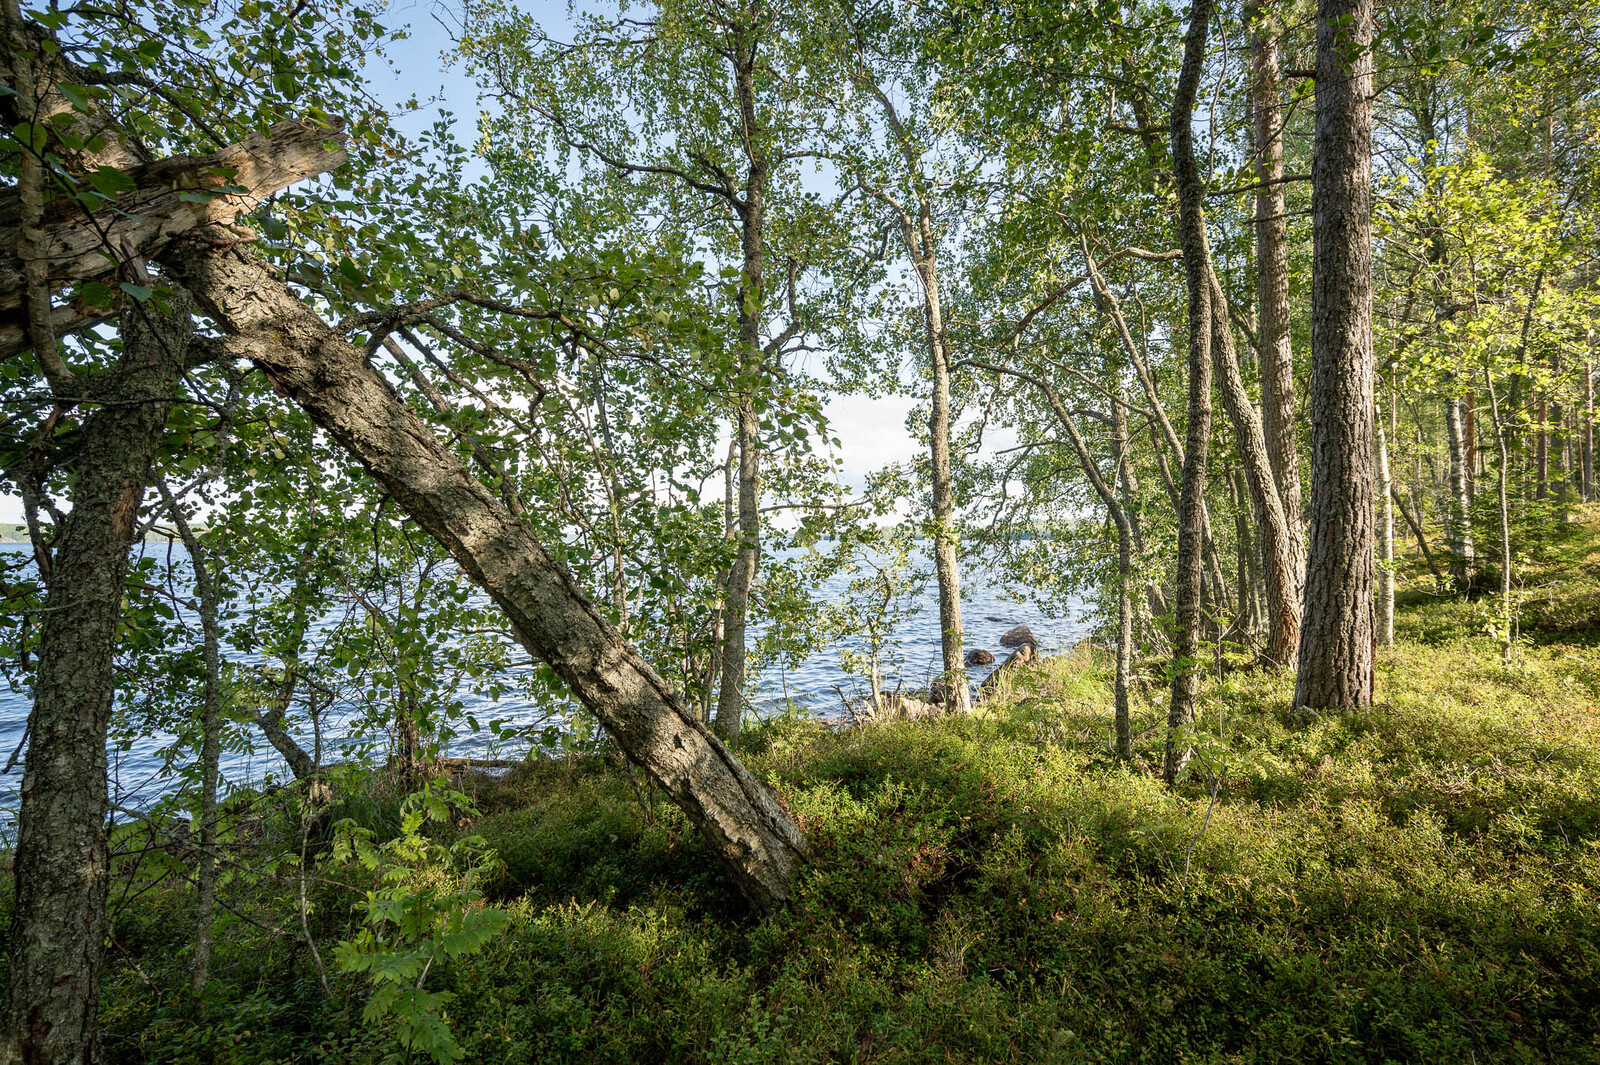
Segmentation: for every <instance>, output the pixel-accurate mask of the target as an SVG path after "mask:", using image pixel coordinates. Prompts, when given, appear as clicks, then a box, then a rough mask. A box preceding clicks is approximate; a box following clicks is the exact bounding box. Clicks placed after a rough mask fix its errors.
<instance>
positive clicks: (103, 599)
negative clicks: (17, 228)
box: [0, 297, 191, 1065]
mask: <svg viewBox="0 0 1600 1065" xmlns="http://www.w3.org/2000/svg"><path fill="white" fill-rule="evenodd" d="M172 311H173V314H172V316H171V317H170V318H168V317H165V316H160V315H156V314H154V313H147V308H145V307H142V306H136V307H134V308H133V309H132V310H130V311H129V313H128V315H127V317H126V319H125V321H124V323H123V329H122V336H123V351H122V355H121V357H120V359H119V360H118V362H117V366H116V368H115V369H114V370H112V371H111V372H110V373H108V374H106V375H104V379H103V383H102V384H101V386H100V387H101V391H100V398H101V400H102V405H101V406H100V407H99V408H98V409H96V410H94V411H93V412H91V413H89V414H88V415H87V416H86V417H85V418H84V420H83V426H82V429H81V430H80V432H79V434H78V436H79V439H78V442H77V450H76V456H75V458H74V460H73V463H72V472H73V482H72V493H71V498H72V510H71V513H69V514H68V515H67V520H66V522H65V524H64V525H63V527H62V529H61V532H60V537H59V539H58V540H57V542H56V550H55V558H54V564H53V566H52V567H51V579H50V586H49V591H48V598H47V601H46V604H45V610H44V614H43V617H42V619H41V621H40V636H39V651H38V666H37V672H36V674H35V679H34V704H33V713H32V714H31V715H30V717H29V730H30V735H31V739H30V741H29V747H28V757H27V762H26V764H25V767H24V770H23V777H22V795H21V798H22V802H21V809H20V811H19V813H18V818H17V826H18V827H17V848H16V852H15V858H14V861H15V869H16V878H17V879H16V884H17V888H16V902H15V908H14V910H13V912H12V918H11V950H10V971H9V973H8V976H7V982H6V1001H5V1018H4V1021H5V1024H4V1029H3V1032H0V1040H3V1042H0V1061H8V1062H9V1061H23V1062H38V1063H41V1065H56V1063H61V1065H66V1063H73V1065H77V1063H88V1062H94V1061H96V1060H98V1050H97V1046H96V1031H95V1018H96V1013H97V1006H98V1000H99V978H100V962H101V957H102V954H103V952H104V943H105V934H106V888H107V866H108V861H109V858H108V854H107V845H106V832H105V816H106V730H107V728H108V727H109V725H110V720H111V699H112V691H113V679H112V655H113V652H114V650H115V641H116V630H117V620H118V618H119V617H120V615H121V606H122V591H123V577H124V575H125V574H126V572H127V565H128V548H129V546H130V545H131V544H132V541H133V535H134V527H135V523H136V518H137V516H138V512H139V504H140V501H141V500H142V499H143V497H144V489H145V484H146V481H147V479H148V477H149V474H150V463H151V461H152V459H153V458H154V456H155V453H156V449H157V446H158V445H159V443H160V440H161V435H162V432H163V430H164V428H165V426H166V422H167V412H168V410H169V409H170V407H171V405H172V399H173V396H174V393H175V390H176V387H177V379H178V372H179V365H180V361H181V359H182V357H183V345H184V343H185V341H186V339H187V336H188V333H189V330H190V328H191V326H190V324H189V316H188V309H187V305H186V303H185V301H184V300H183V299H182V298H181V297H179V298H175V300H174V305H173V307H172Z"/></svg>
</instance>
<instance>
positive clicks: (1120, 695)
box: [1107, 360, 1139, 764]
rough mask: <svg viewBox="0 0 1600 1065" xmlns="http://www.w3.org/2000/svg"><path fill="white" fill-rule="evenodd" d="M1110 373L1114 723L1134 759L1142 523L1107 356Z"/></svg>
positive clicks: (1116, 375) (1117, 375)
mask: <svg viewBox="0 0 1600 1065" xmlns="http://www.w3.org/2000/svg"><path fill="white" fill-rule="evenodd" d="M1107 363H1109V365H1107V371H1109V374H1107V376H1110V377H1112V379H1114V382H1112V405H1110V459H1112V485H1110V488H1112V489H1120V491H1122V497H1120V507H1118V510H1120V520H1118V515H1117V513H1114V515H1112V520H1114V521H1115V523H1117V665H1115V673H1114V675H1112V697H1114V702H1115V710H1114V716H1115V721H1114V726H1115V732H1117V760H1118V761H1123V763H1128V764H1131V763H1133V704H1131V699H1130V692H1128V689H1130V678H1131V675H1133V548H1134V540H1136V539H1138V537H1139V526H1138V525H1136V521H1134V488H1133V486H1134V477H1133V459H1131V456H1130V453H1128V451H1130V448H1128V445H1130V440H1128V405H1126V403H1125V401H1123V397H1125V392H1123V385H1122V371H1120V368H1117V366H1115V365H1110V360H1107Z"/></svg>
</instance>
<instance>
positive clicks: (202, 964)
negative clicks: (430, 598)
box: [156, 478, 222, 1002]
mask: <svg viewBox="0 0 1600 1065" xmlns="http://www.w3.org/2000/svg"><path fill="white" fill-rule="evenodd" d="M156 487H157V488H158V489H159V490H160V492H161V501H162V503H163V504H165V506H166V508H167V513H168V514H170V515H171V516H172V524H173V525H174V526H175V527H176V528H177V530H178V538H179V539H180V540H182V541H183V546H184V549H185V550H186V551H188V552H189V566H190V568H191V569H192V570H193V571H194V593H195V600H196V603H197V606H198V608H199V609H198V610H197V611H196V612H197V613H198V614H199V615H200V633H201V640H202V648H203V651H202V653H203V655H204V657H205V674H206V675H205V691H204V694H203V695H202V696H201V702H200V855H199V858H198V859H197V860H196V864H195V874H194V890H195V904H194V905H195V926H194V960H193V963H192V964H191V966H190V968H189V993H190V994H191V995H193V996H194V999H195V1000H196V1001H197V1002H198V1001H199V1000H200V997H201V995H203V994H204V993H205V989H206V983H207V981H209V980H210V978H211V922H212V920H213V918H214V917H215V916H216V912H217V854H216V850H217V777H218V763H219V762H220V761H221V760H222V654H221V650H220V647H219V645H220V643H221V640H220V637H219V635H218V631H217V605H218V604H217V586H216V584H215V582H213V581H212V579H211V566H210V563H209V562H207V561H206V555H205V549H204V548H203V547H202V546H201V545H200V539H199V537H197V536H195V534H194V530H193V529H191V528H190V527H189V519H188V518H187V517H185V516H184V513H183V508H182V507H181V506H180V505H179V504H178V501H177V499H176V498H174V497H173V495H172V490H171V489H170V488H168V487H167V482H166V481H165V480H164V479H162V478H157V479H156Z"/></svg>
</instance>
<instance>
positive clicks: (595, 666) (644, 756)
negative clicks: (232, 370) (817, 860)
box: [167, 242, 804, 912]
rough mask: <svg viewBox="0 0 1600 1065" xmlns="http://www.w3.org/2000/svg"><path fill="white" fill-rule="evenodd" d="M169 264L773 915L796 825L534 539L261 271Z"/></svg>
mask: <svg viewBox="0 0 1600 1065" xmlns="http://www.w3.org/2000/svg"><path fill="white" fill-rule="evenodd" d="M167 263H168V267H169V269H170V270H172V272H173V273H175V274H176V275H177V276H178V277H179V278H180V279H181V280H182V281H183V283H184V284H185V286H186V287H187V288H188V289H189V290H190V291H191V292H193V293H194V295H195V298H196V299H197V300H198V301H199V303H200V305H201V306H202V307H204V308H205V311H206V313H207V314H208V315H209V316H210V317H211V318H212V320H214V321H215V322H216V323H217V325H218V326H219V328H221V329H222V330H223V331H224V332H226V333H228V334H229V335H230V336H231V337H232V338H233V339H231V340H230V342H229V348H230V350H231V351H233V352H235V353H236V354H238V355H240V356H243V357H246V358H249V359H251V360H253V361H254V362H255V364H256V366H257V367H259V368H260V369H261V370H262V371H263V372H264V373H265V374H266V375H267V377H268V378H269V379H270V380H271V381H272V382H273V384H274V385H275V386H276V387H277V388H278V390H279V391H280V392H281V393H283V394H284V395H285V396H288V397H289V398H290V399H292V400H293V401H295V402H296V403H298V404H299V405H300V406H301V407H303V408H304V409H305V410H306V412H307V413H308V414H309V415H310V416H311V418H312V420H313V421H314V422H316V423H317V425H318V426H320V427H321V428H322V429H324V430H325V431H326V432H327V433H328V434H329V435H330V436H331V437H332V438H333V439H334V440H335V441H336V442H337V443H338V444H339V445H340V446H341V447H343V448H344V449H345V450H346V451H348V452H349V453H350V454H351V455H353V456H355V457H356V458H357V459H358V460H359V461H360V462H361V463H362V465H364V466H365V467H366V468H367V471H368V472H369V473H370V474H371V475H372V476H373V477H374V478H375V479H377V480H378V482H379V483H381V484H382V485H383V486H384V487H385V488H386V489H387V490H388V492H389V493H390V495H391V496H393V498H394V500H395V502H396V503H397V504H398V505H399V506H400V508H401V509H402V510H404V511H405V512H406V513H407V514H409V515H410V516H411V517H412V519H413V520H415V521H416V522H417V524H418V525H419V526H421V527H422V528H423V529H424V530H425V531H426V532H428V533H429V534H430V535H431V536H433V537H434V538H435V539H436V540H438V541H439V543H440V544H441V545H442V546H444V547H445V549H446V550H448V551H449V552H450V553H451V555H452V556H453V557H454V558H455V559H456V561H457V562H459V563H460V564H461V566H462V568H463V569H465V570H466V571H467V573H468V575H469V576H471V577H472V579H473V580H474V581H475V582H477V584H478V585H479V586H480V587H482V588H483V589H484V590H485V591H487V592H488V593H489V595H490V597H491V598H493V599H494V601H495V603H496V604H497V605H498V606H499V607H500V608H501V609H502V610H503V611H505V613H506V615H507V618H508V619H509V620H510V622H511V627H512V630H513V631H514V632H515V633H516V635H517V638H518V640H519V642H521V643H522V644H523V646H524V647H526V648H527V649H528V651H529V653H531V654H533V655H534V656H535V657H537V658H540V659H543V660H544V661H545V662H547V663H548V664H549V665H550V667H551V668H552V669H553V670H554V671H555V673H556V675H557V676H558V677H560V678H561V680H562V682H563V683H564V684H565V685H566V687H567V689H568V690H569V691H571V692H572V693H573V695H575V696H576V697H577V698H578V699H579V700H581V701H582V702H583V704H584V705H585V706H586V707H588V708H589V710H590V711H591V712H592V713H594V715H595V716H596V717H597V718H598V719H599V720H600V723H601V724H602V726H604V728H605V729H606V731H607V732H608V733H609V734H610V736H611V737H612V739H613V740H615V741H616V744H617V746H618V747H619V748H620V749H621V750H622V752H623V754H624V755H626V756H627V757H628V758H629V759H631V760H632V761H634V762H635V763H637V764H639V765H641V766H643V767H644V769H645V771H646V772H647V773H648V774H649V775H650V777H651V779H652V780H654V781H655V783H656V784H657V786H659V787H660V788H661V789H662V790H663V791H665V792H666V793H667V794H668V795H669V796H671V797H672V799H673V801H674V802H676V803H677V804H678V806H679V807H680V808H681V809H682V810H683V811H684V813H685V814H686V815H687V816H688V818H689V821H690V823H691V824H693V825H694V826H695V828H696V829H698V830H699V831H700V833H701V835H702V836H703V837H704V839H705V840H706V843H707V844H708V846H709V847H710V848H711V851H712V853H714V854H715V855H716V856H717V857H718V858H719V859H720V860H721V861H722V863H723V865H724V867H725V868H726V869H727V871H728V874H729V875H730V876H731V877H732V878H733V880H734V882H735V883H736V884H737V885H738V886H739V888H740V889H741V890H742V891H743V892H744V894H745V896H746V897H747V898H748V899H749V900H750V902H751V904H752V906H753V907H754V908H755V909H757V910H758V911H762V912H766V911H770V910H772V909H774V908H776V907H777V906H778V905H779V904H780V903H781V902H782V901H783V900H784V899H785V898H786V897H787V896H788V893H789V887H790V884H791V882H792V881H793V879H794V876H795V873H796V872H797V870H798V867H799V863H800V861H801V860H802V858H803V855H804V841H803V839H802V838H801V835H800V832H799V830H798V829H797V828H796V827H795V825H794V822H793V821H792V820H791V819H790V818H789V815H788V814H787V813H785V812H784V810H783V807H782V806H781V805H780V804H779V802H778V800H777V797H776V796H775V795H774V794H773V793H772V791H771V790H770V789H769V788H768V787H767V786H766V785H765V784H763V783H762V782H761V781H760V780H758V779H756V777H754V776H753V775H751V773H750V772H749V770H747V769H745V768H744V766H743V765H741V764H740V763H739V761H738V760H737V759H736V758H734V757H733V755H732V754H731V753H730V752H729V751H728V749H727V748H726V747H724V746H723V745H722V743H721V742H720V741H719V740H718V739H717V738H716V736H714V735H713V734H712V733H711V732H710V731H709V730H708V729H707V728H706V727H705V726H704V725H703V724H702V723H701V721H700V719H699V717H698V715H697V714H696V713H695V712H694V710H693V709H691V708H690V707H689V706H687V705H686V704H685V703H684V702H683V700H682V699H681V698H680V697H679V696H678V694H677V693H676V692H675V691H674V690H673V688H672V686H671V685H669V684H668V683H667V682H666V681H665V680H664V679H663V678H662V677H661V676H660V675H659V674H657V673H656V671H655V670H654V669H652V668H651V667H650V666H649V665H648V664H647V663H646V662H645V661H644V660H643V659H641V658H640V657H639V655H638V654H637V653H636V652H635V651H634V650H633V648H632V647H630V646H628V644H627V643H625V642H624V641H623V640H622V638H621V637H620V635H619V634H618V633H617V631H616V628H615V627H614V626H612V625H611V624H610V623H609V622H607V621H606V620H605V618H604V617H603V616H602V615H601V613H600V612H599V611H598V610H596V609H595V607H594V605H593V604H591V603H590V602H589V601H588V599H587V598H585V596H584V595H583V593H582V592H581V591H580V590H579V587H578V585H577V583H576V582H575V581H574V580H573V579H572V577H571V575H570V574H568V573H567V572H566V570H565V569H564V568H563V567H562V566H561V565H560V564H559V563H558V562H557V561H556V560H555V559H554V558H552V557H551V555H550V553H549V552H548V551H547V550H546V549H545V547H544V545H543V544H542V543H540V542H539V539H538V538H537V537H536V536H535V535H534V533H533V530H532V528H531V527H530V526H529V525H528V524H527V523H526V522H523V521H520V520H518V519H516V518H514V517H513V516H512V515H511V514H510V512H509V511H507V510H506V508H505V507H504V505H503V504H502V503H501V502H500V501H499V499H497V498H496V496H495V494H494V493H493V492H492V491H491V490H490V489H489V488H487V487H486V486H485V485H484V484H483V483H482V482H480V481H478V480H477V479H476V478H474V477H473V476H472V475H471V474H470V473H469V472H468V471H467V469H466V468H465V467H464V466H463V465H462V464H461V462H460V461H459V460H457V459H456V458H455V456H453V455H452V454H451V453H450V452H449V450H447V449H446V448H445V447H444V446H443V445H441V444H440V443H439V441H438V440H437V439H436V438H435V437H434V435H433V433H432V432H431V430H430V429H429V428H428V426H427V424H426V423H424V422H423V421H422V419H421V418H420V417H418V416H417V414H416V413H415V412H413V411H412V410H411V409H410V408H409V407H407V406H406V405H405V404H404V403H402V402H401V401H400V400H399V398H398V397H397V396H396V395H395V393H394V391H393V389H392V388H390V387H389V384H388V382H387V381H386V380H385V379H384V378H383V377H382V376H381V375H379V374H378V373H377V372H376V371H374V370H373V369H372V368H371V367H369V366H368V365H367V364H366V361H365V359H364V357H363V353H362V351H361V349H360V348H358V347H355V346H352V345H350V344H347V343H345V342H344V341H343V340H341V339H340V338H339V337H338V336H337V335H336V334H335V333H334V332H333V330H331V329H330V328H329V327H328V326H327V324H326V323H324V322H323V321H322V319H321V318H319V317H318V316H317V315H316V314H315V313H313V312H312V311H311V310H310V309H309V308H307V307H306V306H305V305H304V304H302V303H301V302H300V301H299V300H297V299H295V298H294V297H293V296H292V295H291V294H290V293H289V292H288V291H287V289H286V288H285V287H284V285H283V283H282V281H281V280H280V279H279V278H278V277H276V276H275V275H274V273H273V271H272V269H271V268H270V267H269V266H268V265H267V264H266V263H265V262H263V261H262V260H261V259H260V257H258V256H257V255H255V254H254V253H253V252H251V251H249V250H248V249H245V248H243V247H239V246H227V245H209V246H208V245H202V244H200V243H198V242H190V243H187V244H184V245H182V246H178V247H175V248H174V249H172V251H171V252H170V253H169V254H168V256H167Z"/></svg>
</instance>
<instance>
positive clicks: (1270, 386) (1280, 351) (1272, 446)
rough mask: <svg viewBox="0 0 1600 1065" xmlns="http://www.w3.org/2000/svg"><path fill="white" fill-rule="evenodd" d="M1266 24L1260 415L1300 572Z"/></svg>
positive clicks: (1254, 98)
mask: <svg viewBox="0 0 1600 1065" xmlns="http://www.w3.org/2000/svg"><path fill="white" fill-rule="evenodd" d="M1259 6H1260V7H1262V8H1265V7H1266V6H1268V5H1267V4H1265V3H1263V4H1261V5H1259ZM1271 31H1272V27H1271V26H1270V25H1268V24H1267V16H1266V14H1265V12H1264V11H1261V10H1258V11H1257V12H1256V25H1255V26H1254V27H1253V28H1252V30H1251V36H1250V67H1251V82H1250V106H1251V109H1252V110H1253V111H1254V113H1255V149H1256V179H1257V181H1258V182H1260V185H1261V187H1260V189H1258V190H1257V192H1256V205H1255V206H1256V217H1255V230H1256V304H1257V316H1258V318H1259V323H1258V328H1259V332H1258V334H1257V335H1258V337H1259V344H1260V353H1261V422H1262V430H1263V432H1264V433H1265V436H1266V445H1267V455H1268V457H1269V458H1270V460H1271V463H1272V474H1273V477H1274V478H1275V479H1276V481H1277V485H1278V495H1279V498H1280V499H1281V500H1282V503H1283V512H1284V516H1285V517H1286V518H1287V519H1288V522H1289V534H1290V536H1291V537H1292V542H1291V545H1290V546H1291V549H1292V551H1293V557H1294V560H1295V568H1296V571H1297V572H1301V571H1303V568H1304V565H1305V543H1304V536H1303V535H1302V530H1301V526H1300V449H1299V447H1298V442H1299V433H1298V432H1296V430H1295V382H1294V350H1293V348H1292V346H1291V345H1290V317H1289V217H1288V212H1287V210H1286V208H1285V205H1284V180H1283V100H1282V96H1281V94H1280V89H1279V84H1278V81H1279V70H1278V41H1277V38H1276V36H1275V35H1274V34H1273V32H1271ZM1297 583H1298V582H1297ZM1285 661H1287V659H1285Z"/></svg>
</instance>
